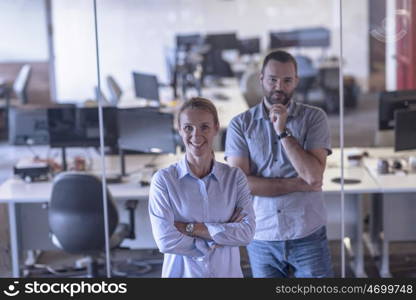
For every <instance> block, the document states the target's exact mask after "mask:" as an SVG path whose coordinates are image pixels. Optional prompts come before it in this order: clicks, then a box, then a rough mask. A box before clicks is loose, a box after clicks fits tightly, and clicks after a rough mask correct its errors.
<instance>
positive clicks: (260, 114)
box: [253, 97, 300, 120]
mask: <svg viewBox="0 0 416 300" xmlns="http://www.w3.org/2000/svg"><path fill="white" fill-rule="evenodd" d="M265 101H266V99H265V98H264V97H263V101H261V102H260V103H259V104H257V105H256V106H255V107H254V108H253V116H254V119H255V120H258V119H266V120H268V119H269V115H268V114H267V111H266V105H265V104H264V103H265ZM299 109H300V106H299V104H298V103H297V102H296V101H295V99H294V98H292V99H291V100H290V103H289V108H288V114H289V116H290V117H296V116H297V115H298V113H299Z"/></svg>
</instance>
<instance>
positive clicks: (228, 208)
mask: <svg viewBox="0 0 416 300" xmlns="http://www.w3.org/2000/svg"><path fill="white" fill-rule="evenodd" d="M178 125H179V134H180V135H181V137H182V140H183V142H184V144H185V149H186V154H185V157H184V158H183V159H182V160H181V161H179V162H178V163H175V164H173V165H171V166H169V167H168V168H165V169H161V170H159V171H158V172H157V173H156V174H155V176H154V177H153V179H152V183H151V187H150V198H149V213H150V220H151V223H152V230H153V236H154V238H155V241H156V244H157V246H158V247H159V249H160V251H161V252H162V253H165V256H164V262H163V270H162V277H242V276H243V274H242V271H241V267H240V252H239V248H238V246H243V245H246V244H248V243H249V242H250V241H251V240H252V238H253V235H254V230H255V221H254V212H253V208H252V203H251V195H250V191H249V189H248V186H247V179H246V177H245V175H244V173H243V172H242V171H241V170H240V169H237V168H232V167H229V166H227V165H225V164H222V163H219V162H217V161H215V159H214V153H213V150H212V144H213V140H214V137H215V136H216V135H217V134H218V131H219V122H218V114H217V110H216V109H215V106H214V105H213V104H212V103H211V102H210V101H209V100H207V99H203V98H193V99H191V100H190V101H188V102H186V103H185V104H184V105H183V106H182V107H181V109H180V111H179V115H178Z"/></svg>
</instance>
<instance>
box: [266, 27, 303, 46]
mask: <svg viewBox="0 0 416 300" xmlns="http://www.w3.org/2000/svg"><path fill="white" fill-rule="evenodd" d="M269 37H270V44H269V49H276V48H289V47H297V46H298V45H299V36H298V33H297V31H287V32H278V31H271V32H270V33H269Z"/></svg>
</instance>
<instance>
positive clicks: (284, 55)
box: [261, 50, 298, 75]
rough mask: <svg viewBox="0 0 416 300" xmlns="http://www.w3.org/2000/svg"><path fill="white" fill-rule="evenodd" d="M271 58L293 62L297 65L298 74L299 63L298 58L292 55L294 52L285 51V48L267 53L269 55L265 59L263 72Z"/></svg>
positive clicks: (296, 71)
mask: <svg viewBox="0 0 416 300" xmlns="http://www.w3.org/2000/svg"><path fill="white" fill-rule="evenodd" d="M269 60H277V61H278V62H281V63H287V62H291V63H292V64H293V65H294V66H295V74H296V75H297V74H298V64H297V62H296V59H295V58H294V57H293V56H292V54H290V53H288V52H286V51H283V50H275V51H272V52H270V53H269V54H267V56H266V57H265V58H264V60H263V66H262V67H261V73H262V74H263V73H264V68H265V67H266V65H267V63H268V62H269Z"/></svg>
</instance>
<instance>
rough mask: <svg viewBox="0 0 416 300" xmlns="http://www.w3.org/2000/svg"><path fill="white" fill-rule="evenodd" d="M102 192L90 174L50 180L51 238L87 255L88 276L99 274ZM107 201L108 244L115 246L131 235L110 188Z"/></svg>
mask: <svg viewBox="0 0 416 300" xmlns="http://www.w3.org/2000/svg"><path fill="white" fill-rule="evenodd" d="M102 195H103V194H102V185H101V181H100V179H99V178H98V177H95V176H94V175H91V174H86V173H81V172H63V173H61V174H59V175H58V176H57V177H56V178H55V179H54V182H53V188H52V196H51V201H50V205H49V213H48V218H49V227H50V230H51V239H52V242H53V243H54V244H55V245H56V246H57V247H58V248H60V249H62V250H64V251H65V252H68V253H71V254H84V255H87V260H86V261H87V276H88V277H96V276H97V275H99V272H98V271H99V265H98V260H97V259H98V258H99V255H100V254H101V253H102V252H103V251H104V248H105V238H104V236H105V233H104V214H103V201H102ZM107 201H108V223H109V235H110V247H111V248H115V247H117V246H119V245H120V244H121V242H122V241H123V240H124V239H125V238H128V237H129V236H131V227H130V226H129V224H125V223H119V219H118V213H117V210H116V207H115V205H114V203H113V201H112V197H111V194H110V192H109V191H107ZM114 269H115V268H114ZM145 269H146V271H148V270H150V268H149V267H147V268H145ZM138 273H142V272H139V270H138ZM114 274H116V272H114ZM117 274H118V275H120V274H119V272H117ZM125 275H127V274H125Z"/></svg>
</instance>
